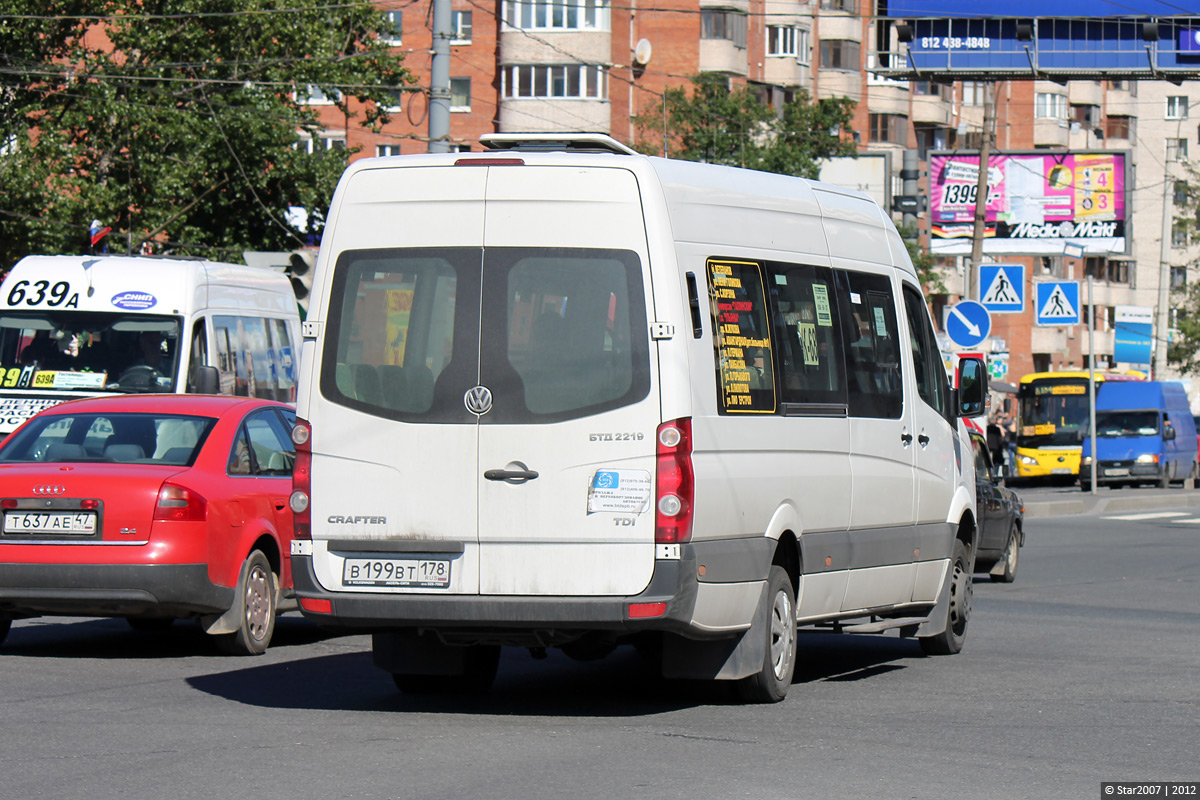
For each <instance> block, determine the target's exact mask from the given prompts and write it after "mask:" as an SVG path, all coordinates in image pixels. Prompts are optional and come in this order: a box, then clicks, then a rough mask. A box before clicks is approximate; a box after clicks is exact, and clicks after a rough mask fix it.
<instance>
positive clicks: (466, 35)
mask: <svg viewBox="0 0 1200 800" xmlns="http://www.w3.org/2000/svg"><path fill="white" fill-rule="evenodd" d="M450 30H451V31H453V33H452V34H451V36H450V44H470V43H471V12H470V11H454V12H451V15H450Z"/></svg>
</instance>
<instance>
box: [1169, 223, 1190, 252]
mask: <svg viewBox="0 0 1200 800" xmlns="http://www.w3.org/2000/svg"><path fill="white" fill-rule="evenodd" d="M1187 243H1188V232H1187V228H1185V227H1183V226H1182V225H1178V224H1176V225H1174V226H1172V228H1171V246H1172V247H1187Z"/></svg>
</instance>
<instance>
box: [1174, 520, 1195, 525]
mask: <svg viewBox="0 0 1200 800" xmlns="http://www.w3.org/2000/svg"><path fill="white" fill-rule="evenodd" d="M1171 522H1174V523H1175V524H1176V525H1200V519H1173V520H1171Z"/></svg>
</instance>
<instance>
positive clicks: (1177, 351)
mask: <svg viewBox="0 0 1200 800" xmlns="http://www.w3.org/2000/svg"><path fill="white" fill-rule="evenodd" d="M1177 167H1178V168H1180V169H1181V174H1180V176H1179V179H1178V180H1176V181H1175V185H1174V187H1173V189H1174V208H1175V217H1174V219H1173V220H1172V224H1173V229H1174V231H1181V232H1184V233H1186V234H1187V237H1188V238H1189V239H1190V240H1191V241H1196V237H1197V234H1198V233H1200V170H1198V169H1197V167H1196V166H1194V165H1193V164H1192V163H1191V162H1190V161H1182V162H1180V163H1179V164H1178V165H1177ZM1170 305H1171V308H1173V309H1175V319H1174V324H1173V326H1172V327H1173V328H1174V330H1173V331H1172V334H1171V340H1170V343H1169V344H1168V345H1167V363H1168V364H1169V365H1170V366H1172V367H1174V368H1176V369H1178V370H1179V372H1180V374H1182V375H1200V284H1196V283H1191V284H1186V285H1185V286H1183V287H1181V288H1179V289H1175V290H1173V291H1172V292H1171V299H1170ZM1157 327H1158V326H1157V323H1156V324H1155V328H1156V329H1157ZM1156 335H1157V334H1156Z"/></svg>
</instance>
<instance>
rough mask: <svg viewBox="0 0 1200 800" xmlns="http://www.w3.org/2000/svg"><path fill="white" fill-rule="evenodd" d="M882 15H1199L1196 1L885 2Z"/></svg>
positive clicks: (903, 16)
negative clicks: (1050, 2) (1049, 2)
mask: <svg viewBox="0 0 1200 800" xmlns="http://www.w3.org/2000/svg"><path fill="white" fill-rule="evenodd" d="M881 13H883V14H886V15H887V16H889V17H899V18H901V19H909V18H916V17H1031V18H1032V17H1178V16H1185V15H1189V14H1200V2H1197V0H1121V2H1119V3H1097V2H1096V0H1058V1H1057V2H1056V3H1054V5H1052V6H1048V5H1047V4H1046V3H1045V2H1044V0H1004V2H997V1H996V0H992V1H991V2H989V0H973V2H970V3H964V2H962V0H888V3H887V5H886V7H885V8H884V9H882V10H881Z"/></svg>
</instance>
